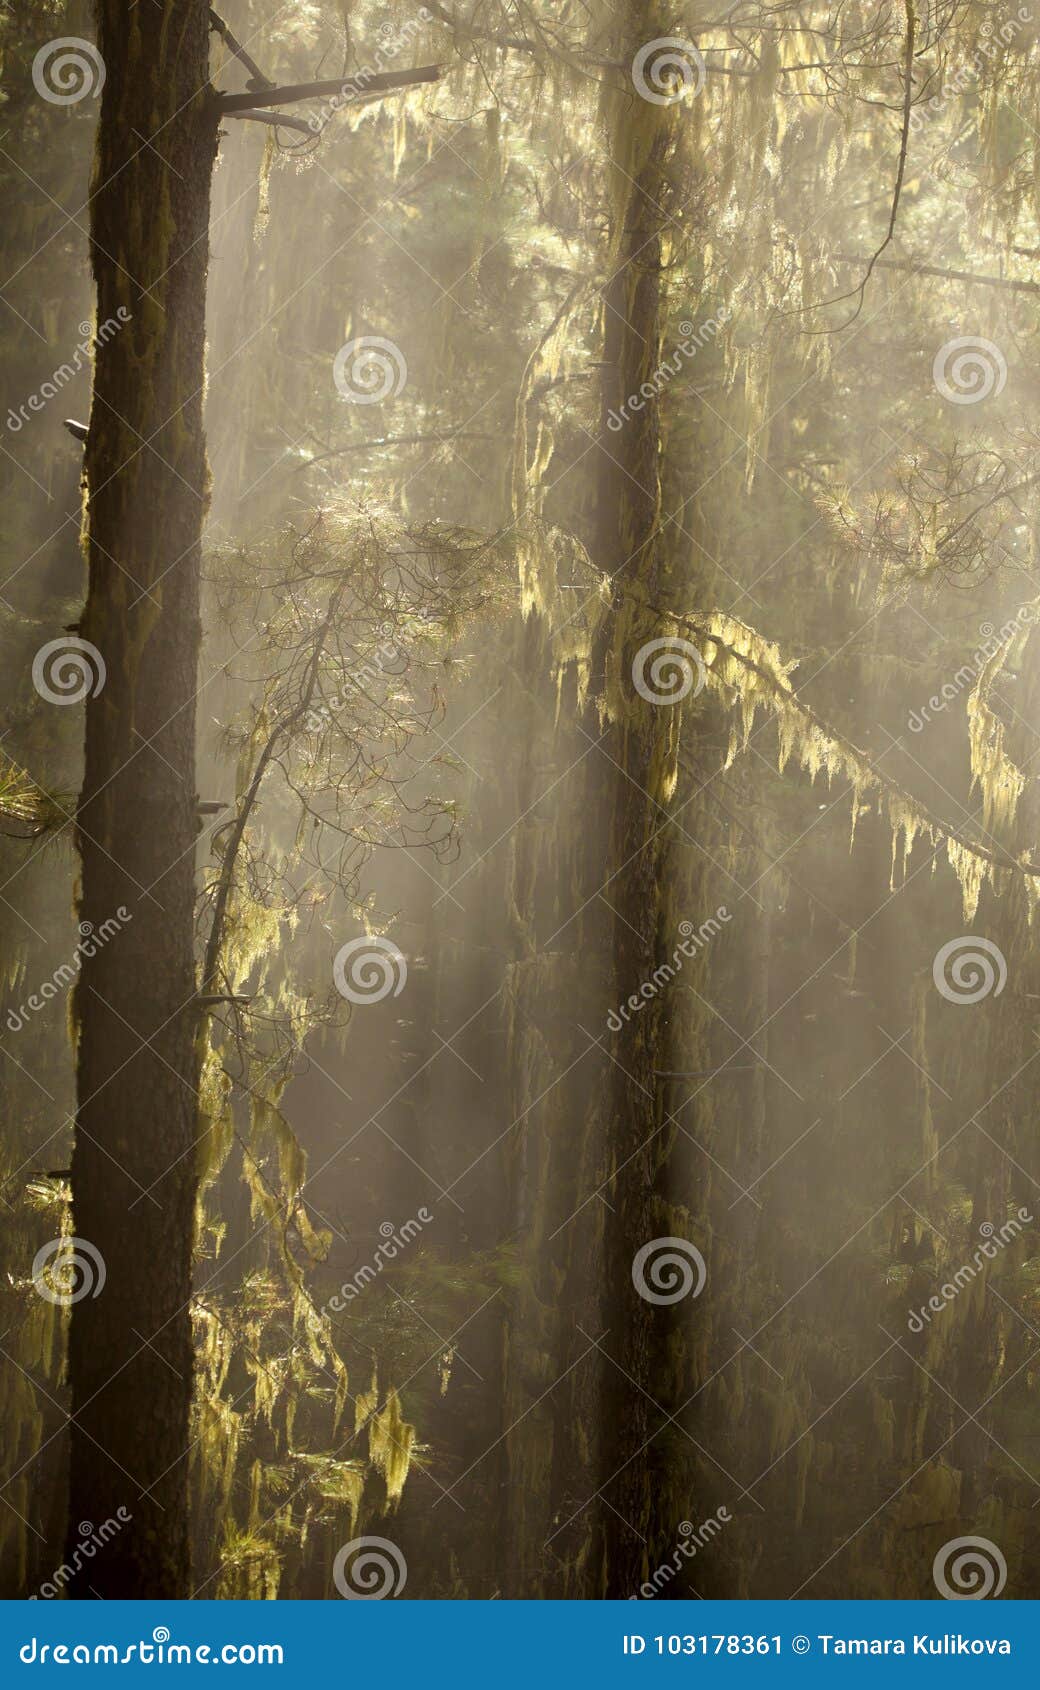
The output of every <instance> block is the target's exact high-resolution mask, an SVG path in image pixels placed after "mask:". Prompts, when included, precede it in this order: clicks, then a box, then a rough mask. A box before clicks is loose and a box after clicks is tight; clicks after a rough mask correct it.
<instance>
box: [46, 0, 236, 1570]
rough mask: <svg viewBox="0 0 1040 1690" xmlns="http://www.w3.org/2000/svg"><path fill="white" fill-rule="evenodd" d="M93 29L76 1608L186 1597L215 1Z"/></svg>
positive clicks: (76, 1169)
mask: <svg viewBox="0 0 1040 1690" xmlns="http://www.w3.org/2000/svg"><path fill="white" fill-rule="evenodd" d="M97 15H98V46H99V49H100V51H101V54H102V57H103V60H104V63H105V69H106V82H105V88H104V94H103V98H102V104H101V114H100V126H99V136H98V152H97V161H96V172H95V186H94V191H93V197H92V200H91V238H92V262H93V269H94V275H95V279H96V282H97V292H98V323H99V325H105V324H107V323H109V322H110V321H111V322H115V323H122V324H123V326H121V327H119V328H118V329H117V330H116V331H114V332H109V331H108V330H106V331H105V332H104V333H102V334H101V335H100V336H99V345H98V348H97V362H96V372H95V383H94V401H93V409H92V413H91V423H90V435H89V439H88V442H87V448H86V479H87V542H88V566H89V588H88V597H87V604H86V609H85V612H84V616H83V619H82V624H81V633H82V636H83V638H84V639H85V640H88V641H89V642H90V643H91V644H92V645H93V646H94V647H96V649H97V651H98V652H99V653H100V654H101V658H102V659H103V661H104V666H105V672H106V678H105V681H104V684H103V686H101V687H100V689H99V690H98V691H97V695H96V696H94V697H91V698H89V699H88V701H87V715H86V752H85V776H84V786H83V793H82V797H81V801H80V806H79V813H78V843H79V850H80V857H81V862H82V891H81V898H80V917H81V922H89V923H91V924H92V927H93V929H94V932H95V934H98V933H99V932H100V930H101V928H102V924H103V923H105V922H111V921H115V922H117V923H118V924H119V929H118V932H116V933H114V934H113V935H112V936H111V937H109V938H107V939H106V940H105V942H104V943H99V944H98V945H97V946H96V947H95V955H94V956H93V957H89V958H87V959H86V960H85V961H84V963H83V968H82V973H81V975H80V979H79V983H78V989H77V995H76V1015H77V1020H78V1037H79V1047H78V1086H79V1110H78V1117H77V1129H76V1143H75V1150H74V1154H73V1161H72V1188H73V1214H74V1222H75V1232H76V1234H77V1237H78V1238H79V1239H82V1240H85V1241H86V1243H87V1244H89V1245H90V1246H92V1247H93V1250H95V1251H97V1252H99V1253H100V1257H101V1259H102V1260H103V1262H104V1274H105V1282H104V1285H103V1288H102V1289H101V1291H100V1294H98V1295H96V1296H82V1297H77V1298H76V1299H75V1300H74V1306H73V1308H72V1313H71V1333H70V1342H69V1381H70V1388H71V1396H72V1424H71V1450H70V1460H71V1497H70V1516H69V1521H70V1524H69V1543H70V1547H71V1545H72V1544H74V1543H75V1542H76V1540H77V1538H78V1536H79V1534H80V1533H81V1532H84V1531H86V1530H89V1527H87V1526H85V1525H81V1522H90V1523H92V1524H94V1525H95V1526H97V1525H100V1524H102V1523H103V1522H104V1521H105V1520H106V1519H109V1518H113V1519H116V1518H118V1519H119V1520H121V1521H125V1516H126V1515H127V1514H129V1515H130V1516H131V1519H130V1521H129V1523H124V1524H123V1526H122V1529H121V1530H120V1531H119V1532H118V1533H117V1534H116V1535H115V1536H114V1537H113V1538H112V1539H111V1540H110V1541H109V1542H108V1543H107V1545H106V1547H105V1548H104V1550H103V1551H102V1552H101V1553H99V1554H98V1555H97V1556H96V1557H95V1559H94V1560H93V1561H91V1562H90V1563H89V1564H88V1565H87V1566H86V1567H85V1568H84V1569H83V1570H82V1571H81V1572H80V1573H79V1574H78V1576H77V1578H76V1579H75V1581H74V1582H73V1584H72V1585H71V1586H70V1593H71V1594H74V1595H76V1596H80V1597H87V1596H90V1595H92V1594H93V1595H97V1596H100V1597H104V1598H109V1597H116V1596H121V1597H149V1596H150V1597H156V1596H164V1597H171V1598H172V1597H184V1596H188V1595H190V1580H191V1568H190V1554H189V1535H188V1459H187V1456H188V1446H189V1443H190V1433H189V1416H190V1409H191V1395H192V1335H191V1311H190V1297H191V1264H192V1248H193V1238H194V1207H195V1186H196V1176H195V1148H194V1147H195V1138H196V1101H197V1100H196V1089H195V1088H196V1058H195V1053H194V1046H195V1026H196V1022H195V1013H194V1003H193V998H194V994H195V990H196V984H195V966H194V957H193V931H194V905H195V876H194V842H195V835H196V794H195V691H196V685H197V679H196V671H197V666H198V655H199V637H200V626H199V555H200V542H201V533H202V526H203V520H204V517H205V512H206V503H207V496H208V487H207V471H206V460H205V444H204V437H203V429H202V399H203V363H204V345H205V298H206V269H207V261H208V219H209V199H210V179H211V175H212V167H213V162H214V157H215V152H216V140H217V113H216V109H215V106H214V103H213V96H212V92H211V90H210V87H209V71H208V16H207V6H206V0H176V3H175V0H149V4H147V5H141V6H138V7H137V8H136V9H133V10H129V11H128V9H127V8H126V6H125V4H123V0H98V6H97ZM127 314H129V317H127ZM78 1248H80V1247H78ZM95 1288H96V1287H95ZM120 1508H122V1509H123V1511H124V1512H123V1514H119V1513H118V1510H119V1509H120Z"/></svg>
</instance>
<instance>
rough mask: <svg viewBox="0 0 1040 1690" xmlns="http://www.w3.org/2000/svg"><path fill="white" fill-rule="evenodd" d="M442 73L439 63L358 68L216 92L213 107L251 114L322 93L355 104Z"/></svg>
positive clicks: (436, 78) (317, 97) (436, 79)
mask: <svg viewBox="0 0 1040 1690" xmlns="http://www.w3.org/2000/svg"><path fill="white" fill-rule="evenodd" d="M443 74H444V72H443V70H442V69H441V66H440V65H419V66H418V67H417V68H416V69H415V70H383V71H378V72H377V73H376V74H375V75H373V76H368V75H366V74H365V72H364V71H359V72H358V74H357V76H355V77H350V76H335V77H331V78H326V79H325V80H324V81H321V82H291V83H289V84H288V85H287V86H286V87H284V88H271V87H266V88H261V89H253V90H251V91H250V92H249V93H248V94H218V95H217V106H218V110H219V111H220V112H221V114H226V115H227V116H234V115H235V114H236V113H238V112H249V113H250V115H255V114H254V112H253V108H254V107H257V106H286V105H293V104H295V102H296V101H298V100H320V99H322V98H324V97H325V96H326V95H329V96H331V95H338V96H339V97H340V101H341V103H342V104H343V105H356V104H357V103H358V102H359V101H361V100H367V99H370V98H371V97H372V96H373V95H378V94H392V93H393V92H394V91H395V90H396V89H398V88H412V87H415V86H417V85H418V84H419V83H422V82H439V81H440V79H441V77H442V76H443Z"/></svg>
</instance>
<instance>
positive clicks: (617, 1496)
mask: <svg viewBox="0 0 1040 1690" xmlns="http://www.w3.org/2000/svg"><path fill="white" fill-rule="evenodd" d="M654 18H655V13H654V11H653V7H652V5H650V4H648V3H647V0H628V4H627V6H626V8H625V14H624V19H623V24H622V32H621V36H620V37H619V42H618V46H619V49H620V51H619V57H620V59H621V60H622V62H624V63H630V62H631V61H632V58H633V56H634V54H635V53H636V51H637V50H638V49H639V47H640V46H642V45H643V44H644V43H646V42H648V41H650V40H652V39H654V38H655V37H656V36H658V35H660V34H662V33H664V32H663V31H662V30H660V29H659V28H657V27H656V26H655V22H654ZM613 99H614V102H615V109H614V113H613V123H612V127H611V135H610V155H611V164H612V167H613V169H614V171H615V188H614V198H615V204H616V206H617V228H616V234H615V248H614V253H613V257H612V263H611V270H612V275H611V279H610V280H609V282H608V285H607V288H606V291H605V296H604V310H605V325H604V349H603V387H602V423H601V441H602V443H603V444H602V448H601V456H600V466H599V470H600V478H599V491H598V499H597V534H596V538H595V543H594V561H595V562H596V563H597V564H598V565H599V567H600V568H601V569H602V570H603V571H604V572H605V573H606V574H607V575H609V576H610V578H611V581H612V582H613V608H612V611H611V614H610V615H609V617H608V618H607V619H606V620H605V623H604V627H603V649H602V651H601V654H600V659H599V662H598V663H597V665H596V667H597V668H599V669H600V672H601V677H602V686H603V689H604V695H605V698H606V701H607V709H608V712H609V715H610V718H611V727H610V732H609V734H608V737H607V739H606V741H605V744H604V746H603V748H602V751H601V752H600V753H598V754H597V758H598V761H597V762H596V763H595V764H594V766H593V768H592V770H591V774H592V778H593V780H594V781H595V782H596V784H597V785H598V786H599V788H600V802H599V805H598V806H596V807H593V806H591V805H590V808H592V810H593V813H596V808H598V810H599V813H600V814H601V815H602V816H603V826H602V832H601V833H600V834H599V845H598V849H599V852H600V854H602V839H603V838H604V837H605V838H606V839H607V841H608V846H607V854H606V866H607V868H608V869H609V871H610V873H611V876H612V878H611V880H610V884H609V890H608V891H607V893H606V896H607V900H608V902H609V905H610V906H611V908H612V909H613V911H614V915H615V919H614V921H613V933H612V950H613V976H614V991H615V993H616V997H615V1000H614V1001H615V1002H616V1003H623V1002H624V1001H625V1000H626V999H627V998H628V997H629V995H630V994H631V993H633V992H638V991H639V990H640V987H641V985H642V984H643V983H644V982H646V981H649V980H651V979H652V978H653V975H654V970H655V968H656V967H657V964H658V963H659V962H660V961H661V960H662V957H663V956H664V955H666V954H667V953H668V952H669V951H671V950H672V948H673V947H674V943H675V936H674V935H669V934H668V933H667V932H666V923H665V912H666V909H667V905H668V898H667V880H668V875H667V868H666V863H667V855H668V851H669V849H670V846H671V839H670V837H669V836H670V832H671V830H670V829H668V828H667V826H665V825H663V824H665V821H666V815H667V806H668V804H669V803H670V801H671V796H672V792H673V790H674V780H675V774H676V756H677V751H678V725H679V718H680V713H681V707H680V706H679V705H678V704H667V703H664V704H657V703H651V702H648V701H647V700H646V699H644V697H642V696H640V693H639V691H638V690H637V688H636V686H635V684H634V679H633V669H634V666H635V665H636V664H637V661H638V654H639V653H640V651H641V650H642V648H643V647H644V646H645V645H646V644H647V642H649V641H650V640H652V639H654V638H656V637H658V636H659V635H660V634H661V621H660V616H659V614H658V613H657V612H656V611H655V610H654V609H653V608H652V607H653V606H655V605H660V604H661V602H662V600H663V599H664V598H665V587H666V573H667V566H666V561H665V557H664V547H663V544H662V535H661V529H660V520H661V467H660V459H661V426H660V416H659V407H658V402H657V398H656V396H655V395H654V392H653V376H654V373H655V371H656V370H657V368H658V367H659V365H660V362H661V339H662V298H661V265H662V232H663V229H664V228H665V226H666V224H667V215H666V212H665V210H664V206H665V204H666V201H667V199H668V196H669V194H670V191H671V182H670V176H671V170H672V159H673V155H674V137H675V132H676V114H675V112H673V111H671V110H667V109H663V108H662V107H661V106H659V105H657V104H654V103H652V102H650V101H647V100H645V99H643V98H641V97H640V95H639V94H638V93H637V92H636V90H635V88H634V87H631V88H625V89H624V90H623V91H621V92H620V93H618V94H616V95H614V96H613ZM648 384H649V385H648ZM640 394H642V395H647V394H649V395H650V396H648V397H645V398H644V399H643V401H642V404H641V407H640V408H639V409H635V408H632V409H631V411H630V412H627V413H626V414H627V415H628V418H629V420H628V421H626V422H625V424H624V426H623V427H622V428H621V429H620V430H617V431H614V430H612V429H611V428H610V426H609V418H610V414H611V412H612V411H614V412H619V411H620V409H621V407H622V406H623V405H624V404H625V401H626V400H627V399H629V398H630V397H631V396H633V395H640ZM641 667H642V666H641ZM604 753H605V754H606V755H605V756H604ZM594 873H595V874H596V884H598V885H602V883H603V881H604V880H605V878H606V875H605V874H604V872H603V865H602V855H601V861H600V867H599V868H598V870H595V869H594ZM666 1053H667V1015H666V1012H665V1008H664V1004H663V1001H662V999H661V998H660V997H657V998H656V999H654V1000H653V1001H651V1002H648V1003H647V1004H646V1006H645V1008H643V1009H642V1010H641V1012H640V1014H638V1015H636V1016H632V1017H631V1018H630V1019H627V1020H625V1021H624V1022H623V1025H622V1027H621V1030H620V1031H619V1032H618V1033H617V1035H616V1037H615V1038H614V1039H613V1041H612V1043H611V1048H610V1054H611V1058H612V1060H611V1063H610V1067H609V1069H608V1079H607V1086H608V1092H609V1103H608V1109H607V1113H606V1118H607V1122H608V1132H607V1142H606V1145H605V1152H606V1165H607V1167H608V1169H611V1170H616V1178H615V1179H614V1180H613V1182H612V1183H611V1185H610V1186H609V1187H608V1188H607V1190H606V1193H605V1195H606V1198H607V1200H608V1207H607V1209H606V1211H605V1214H604V1216H603V1225H604V1287H603V1289H604V1296H603V1305H602V1307H603V1319H602V1326H603V1328H604V1329H605V1330H606V1332H607V1337H606V1338H605V1339H604V1348H605V1349H606V1351H607V1352H608V1354H609V1356H610V1358H611V1359H610V1361H609V1362H608V1363H607V1364H606V1365H605V1366H604V1368H603V1371H602V1374H601V1406H600V1413H599V1423H600V1426H601V1428H602V1430H601V1451H600V1463H601V1467H602V1474H601V1481H600V1482H601V1484H602V1485H603V1487H604V1488H603V1491H602V1497H601V1501H600V1505H599V1508H598V1512H597V1528H598V1537H599V1543H598V1545H597V1549H596V1554H595V1557H594V1560H593V1565H594V1566H595V1567H596V1568H597V1578H598V1580H600V1581H601V1582H600V1584H599V1588H598V1589H594V1590H593V1591H592V1592H591V1594H594V1595H603V1596H607V1597H628V1596H632V1595H634V1594H635V1592H636V1591H637V1590H638V1588H639V1585H640V1584H641V1582H642V1581H643V1580H644V1579H645V1578H646V1577H647V1574H648V1572H650V1571H651V1570H652V1569H653V1567H654V1566H656V1565H657V1564H658V1562H659V1561H660V1559H661V1548H662V1545H663V1543H664V1542H665V1541H666V1540H667V1541H674V1531H675V1527H676V1525H677V1521H674V1522H673V1521H671V1520H670V1519H669V1515H670V1512H671V1510H670V1508H669V1504H668V1493H667V1489H666V1488H665V1487H663V1485H662V1482H661V1479H660V1475H657V1476H655V1467H656V1464H657V1462H658V1457H659V1450H660V1446H658V1445H657V1444H656V1443H655V1441H654V1440H655V1439H656V1436H657V1434H658V1432H659V1431H660V1430H661V1428H662V1427H663V1426H664V1425H665V1412H666V1411H670V1410H671V1409H673V1408H675V1407H676V1406H677V1405H678V1402H679V1379H678V1378H677V1377H676V1361H677V1355H678V1351H677V1344H676V1337H675V1328H676V1326H677V1323H678V1322H679V1321H680V1320H681V1318H682V1312H681V1310H680V1311H677V1310H674V1309H673V1308H671V1307H668V1306H661V1305H655V1304H651V1303H649V1302H647V1301H644V1300H643V1298H642V1297H641V1296H640V1295H638V1294H637V1292H636V1289H635V1287H634V1284H633V1258H634V1256H635V1254H636V1252H637V1251H638V1250H640V1249H641V1248H642V1247H643V1246H644V1245H647V1244H649V1243H650V1242H651V1240H653V1239H655V1238H660V1237H662V1236H664V1237H667V1236H668V1235H670V1234H672V1233H673V1232H674V1231H675V1225H674V1224H673V1223H672V1221H671V1218H670V1212H669V1204H668V1181H669V1175H668V1158H669V1153H670V1150H671V1145H672V1139H673V1137H674V1130H675V1129H674V1128H668V1127H666V1126H665V1125H664V1110H663V1107H662V1095H661V1090H660V1085H659V1082H658V1080H657V1078H656V1076H655V1068H666V1067H668V1066H669V1064H668V1062H667V1061H666V1060H665V1057H666ZM672 1447H673V1448H674V1442H673V1445H672ZM619 1517H620V1518H619ZM622 1521H623V1522H624V1523H623V1524H622Z"/></svg>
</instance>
